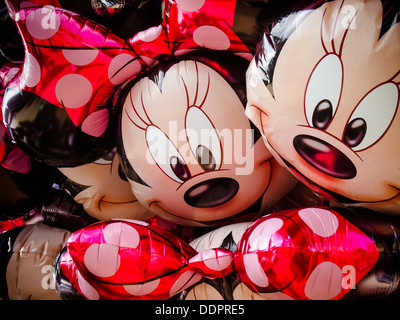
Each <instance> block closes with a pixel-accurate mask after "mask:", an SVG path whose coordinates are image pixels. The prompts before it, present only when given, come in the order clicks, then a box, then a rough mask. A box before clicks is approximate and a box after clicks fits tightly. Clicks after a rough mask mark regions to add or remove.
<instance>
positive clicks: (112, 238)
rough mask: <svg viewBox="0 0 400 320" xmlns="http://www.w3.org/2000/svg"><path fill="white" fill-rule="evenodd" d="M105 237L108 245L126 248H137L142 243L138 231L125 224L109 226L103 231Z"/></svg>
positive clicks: (116, 223) (119, 223) (111, 224)
mask: <svg viewBox="0 0 400 320" xmlns="http://www.w3.org/2000/svg"><path fill="white" fill-rule="evenodd" d="M103 237H104V241H105V242H107V243H108V244H112V245H115V246H118V247H125V248H136V247H137V246H138V245H139V242H140V236H139V233H138V232H137V231H136V229H135V228H133V227H131V226H129V225H127V224H126V223H123V222H115V223H110V224H108V225H107V226H106V227H105V228H104V229H103Z"/></svg>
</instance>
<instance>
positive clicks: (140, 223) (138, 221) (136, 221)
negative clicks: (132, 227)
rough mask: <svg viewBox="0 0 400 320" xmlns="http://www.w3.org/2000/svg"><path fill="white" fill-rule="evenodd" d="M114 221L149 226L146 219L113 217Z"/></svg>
mask: <svg viewBox="0 0 400 320" xmlns="http://www.w3.org/2000/svg"><path fill="white" fill-rule="evenodd" d="M111 220H113V221H126V222H128V223H133V224H137V225H139V226H144V227H146V226H148V225H149V224H148V223H147V222H146V221H140V220H133V219H120V218H115V219H111Z"/></svg>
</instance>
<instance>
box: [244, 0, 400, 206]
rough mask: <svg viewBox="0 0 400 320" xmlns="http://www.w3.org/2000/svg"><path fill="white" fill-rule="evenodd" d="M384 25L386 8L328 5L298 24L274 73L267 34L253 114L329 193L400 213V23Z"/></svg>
mask: <svg viewBox="0 0 400 320" xmlns="http://www.w3.org/2000/svg"><path fill="white" fill-rule="evenodd" d="M394 11H395V13H397V10H394ZM303 16H307V14H305V12H304V13H303ZM382 17H384V18H385V19H386V18H387V17H388V15H386V14H384V13H383V9H382V4H381V2H380V1H378V0H376V1H332V2H328V3H326V4H325V5H323V6H321V7H320V8H319V9H317V10H315V11H313V12H312V13H310V14H309V15H308V16H307V17H306V18H305V19H304V20H303V22H301V23H298V22H296V21H295V22H294V23H293V25H294V24H296V26H297V27H296V29H295V31H294V32H293V33H292V34H291V35H290V36H289V38H288V39H287V41H286V42H285V44H284V45H283V48H282V50H281V51H280V52H279V55H278V57H277V60H276V64H275V66H274V70H273V66H271V64H272V62H271V60H270V58H268V56H271V53H272V51H271V49H272V47H271V46H270V45H269V44H268V43H269V41H270V40H271V39H272V38H273V37H269V35H266V36H265V38H264V42H263V48H262V50H261V51H262V53H261V55H259V59H258V60H257V59H255V60H254V61H253V62H252V63H251V66H250V68H249V71H248V79H247V88H248V99H249V102H248V111H247V114H248V115H249V117H250V118H251V119H252V121H254V122H255V123H256V124H257V126H258V127H259V128H260V129H261V130H262V132H263V134H264V135H265V138H266V141H267V144H268V145H269V147H270V149H271V151H272V152H273V154H274V155H275V156H276V158H277V159H280V161H281V163H282V164H285V165H287V166H288V167H289V168H290V169H291V171H292V172H293V173H294V174H295V175H296V176H297V177H298V178H299V179H300V180H302V181H303V182H304V183H306V184H307V185H308V186H310V187H311V188H313V190H315V191H316V192H318V193H319V194H322V195H323V196H325V197H327V198H328V199H335V200H338V201H341V202H343V203H349V204H352V203H358V204H361V205H362V206H365V207H369V208H371V209H374V210H378V211H382V212H387V213H393V214H398V212H399V208H400V171H399V159H400V148H399V147H398V146H399V140H398V139H399V136H400V116H399V111H398V108H399V97H400V94H399V84H400V76H399V75H400V60H399V55H400V41H399V39H400V24H399V23H397V24H394V25H393V24H392V22H393V20H391V21H387V22H388V24H386V23H382ZM289 20H290V19H289V18H288V19H287V20H286V22H287V24H286V26H287V25H288V24H289ZM292 22H293V21H292ZM283 24H284V23H283ZM384 26H386V29H385V28H384ZM273 32H274V31H273V30H272V32H271V34H272V33H273ZM268 37H269V39H268ZM273 55H274V54H272V56H273ZM262 56H263V57H262ZM271 70H272V71H273V81H268V82H269V83H267V85H266V84H265V83H263V81H264V80H265V79H266V78H269V79H271V78H272V77H271V76H269V75H268V77H264V79H262V78H261V75H262V74H264V75H267V74H268V73H269V72H270V71H271Z"/></svg>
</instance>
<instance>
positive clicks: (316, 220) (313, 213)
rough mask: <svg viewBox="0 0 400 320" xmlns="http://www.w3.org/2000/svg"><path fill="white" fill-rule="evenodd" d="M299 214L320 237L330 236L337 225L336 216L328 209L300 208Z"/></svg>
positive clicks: (334, 231)
mask: <svg viewBox="0 0 400 320" xmlns="http://www.w3.org/2000/svg"><path fill="white" fill-rule="evenodd" d="M299 216H300V218H301V219H302V220H303V221H304V223H305V224H306V225H307V226H308V227H309V228H310V229H311V230H312V231H313V232H314V233H315V234H317V235H319V236H320V237H330V236H331V235H333V234H335V233H336V231H337V229H338V227H339V221H338V219H337V217H336V216H335V215H334V214H333V213H332V212H330V211H329V210H324V209H320V208H307V209H302V210H300V211H299Z"/></svg>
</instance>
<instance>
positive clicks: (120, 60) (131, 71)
mask: <svg viewBox="0 0 400 320" xmlns="http://www.w3.org/2000/svg"><path fill="white" fill-rule="evenodd" d="M140 69H141V64H140V62H139V60H138V59H136V58H135V57H134V56H132V55H130V54H127V53H121V54H119V55H117V56H115V57H114V58H113V59H112V60H111V62H110V65H109V67H108V78H109V79H110V82H111V83H112V84H114V85H118V84H121V83H123V82H125V81H126V80H128V79H129V78H131V77H132V76H134V75H136V74H137V73H138V72H139V71H140Z"/></svg>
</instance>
